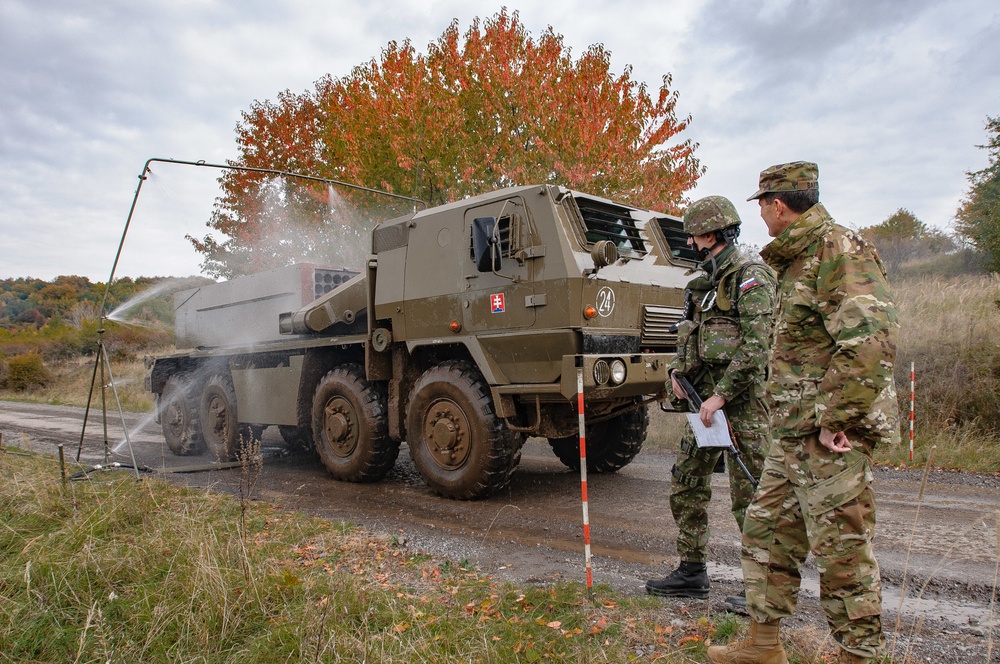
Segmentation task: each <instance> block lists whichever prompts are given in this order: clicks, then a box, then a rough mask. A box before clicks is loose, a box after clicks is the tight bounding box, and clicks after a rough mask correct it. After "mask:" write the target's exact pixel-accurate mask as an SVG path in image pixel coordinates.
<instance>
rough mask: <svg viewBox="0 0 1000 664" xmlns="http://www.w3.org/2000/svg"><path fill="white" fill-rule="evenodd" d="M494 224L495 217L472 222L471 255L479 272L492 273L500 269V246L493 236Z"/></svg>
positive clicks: (478, 218)
mask: <svg viewBox="0 0 1000 664" xmlns="http://www.w3.org/2000/svg"><path fill="white" fill-rule="evenodd" d="M496 224H497V220H496V217H477V218H475V219H473V220H472V253H473V256H474V257H475V261H476V269H477V270H479V271H480V272H493V271H495V270H497V269H498V268H499V267H500V258H501V254H500V244H499V243H498V242H497V238H496V237H495V236H494V235H493V232H494V230H495V228H496Z"/></svg>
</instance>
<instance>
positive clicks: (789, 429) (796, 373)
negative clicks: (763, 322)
mask: <svg viewBox="0 0 1000 664" xmlns="http://www.w3.org/2000/svg"><path fill="white" fill-rule="evenodd" d="M761 256H762V257H763V258H764V260H765V261H767V263H768V264H769V265H771V266H772V267H773V268H774V269H775V271H776V272H777V274H778V308H777V311H776V312H775V326H774V339H773V343H772V344H771V364H770V379H769V382H768V393H769V395H770V397H771V400H772V404H771V407H772V418H771V425H772V433H773V435H774V436H775V437H776V438H791V437H797V436H803V435H806V434H809V433H812V432H814V431H817V430H818V429H819V428H821V427H825V428H826V429H828V430H830V431H832V432H834V433H836V432H839V431H844V432H847V433H848V436H849V437H850V436H851V435H852V434H853V435H856V436H860V437H863V438H865V439H867V440H869V441H870V442H872V443H873V444H874V443H879V442H882V443H885V442H889V443H892V442H898V440H899V406H898V404H897V403H896V389H895V385H894V382H893V364H894V362H895V358H896V337H897V335H898V331H899V322H898V320H897V319H896V306H895V304H894V302H893V298H892V293H891V292H890V290H889V286H888V283H887V281H886V275H885V267H884V266H883V264H882V261H881V259H880V258H879V256H878V253H877V252H876V250H875V248H874V247H873V246H872V245H871V244H870V243H869V242H867V241H866V240H865V239H863V238H862V237H860V236H859V235H858V234H857V233H855V232H853V231H851V230H849V229H847V228H844V227H843V226H840V225H838V224H836V223H834V221H833V218H831V217H830V214H829V213H828V212H827V211H826V208H825V207H823V205H822V204H817V205H814V206H813V207H811V208H809V209H808V210H806V212H805V213H803V214H802V216H800V217H799V218H798V219H796V220H795V221H793V222H792V224H791V225H790V226H789V227H788V228H787V229H785V231H784V232H783V233H782V234H781V235H779V236H778V237H777V238H775V239H774V240H773V241H772V242H771V243H770V244H768V245H767V246H766V247H764V249H763V250H762V251H761Z"/></svg>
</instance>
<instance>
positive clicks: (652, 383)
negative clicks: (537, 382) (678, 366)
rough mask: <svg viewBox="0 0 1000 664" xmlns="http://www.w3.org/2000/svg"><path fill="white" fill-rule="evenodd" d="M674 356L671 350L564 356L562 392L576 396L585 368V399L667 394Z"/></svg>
mask: <svg viewBox="0 0 1000 664" xmlns="http://www.w3.org/2000/svg"><path fill="white" fill-rule="evenodd" d="M673 357H674V356H673V354H672V353H634V354H630V355H563V358H562V377H561V378H560V382H559V392H560V394H562V395H563V396H564V397H565V398H566V399H570V400H572V399H574V398H575V397H576V394H577V390H578V375H579V373H580V371H581V370H582V372H583V397H584V399H588V400H590V399H598V400H603V399H616V398H619V397H638V396H660V395H665V394H666V390H667V388H666V382H667V365H669V364H670V361H671V360H672V359H673ZM622 367H624V376H621V373H622V371H621V369H622Z"/></svg>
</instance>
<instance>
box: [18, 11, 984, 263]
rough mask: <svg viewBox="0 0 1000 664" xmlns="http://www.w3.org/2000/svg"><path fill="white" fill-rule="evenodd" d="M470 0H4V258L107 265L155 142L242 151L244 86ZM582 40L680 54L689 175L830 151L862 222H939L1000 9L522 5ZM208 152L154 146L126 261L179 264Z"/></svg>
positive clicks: (827, 164) (354, 55)
mask: <svg viewBox="0 0 1000 664" xmlns="http://www.w3.org/2000/svg"><path fill="white" fill-rule="evenodd" d="M499 7H500V4H499V3H496V2H483V1H479V0H465V1H461V0H429V1H425V2H416V1H415V0H414V1H412V2H399V1H395V2H392V1H390V0H371V1H369V2H364V1H363V0H342V1H340V2H337V3H329V2H321V1H311V0H293V1H291V2H286V3H273V2H265V1H263V0H251V1H250V2H244V3H230V2H223V1H222V0H216V1H214V2H212V1H207V2H206V1H198V2H196V1H194V0H177V1H175V2H170V3H136V2H134V1H132V0H107V1H105V2H100V3H84V2H80V1H79V0H48V1H47V2H36V1H34V0H0V80H2V81H3V82H4V94H3V95H0V230H2V232H0V254H2V255H3V259H2V261H0V276H2V277H7V276H37V277H42V278H52V277H55V276H56V275H59V274H74V273H75V274H83V275H86V276H89V277H91V278H95V279H102V280H103V279H105V278H106V277H107V273H108V271H109V270H110V267H111V263H112V261H113V258H114V252H115V249H116V248H117V244H118V240H119V237H120V234H121V230H122V226H123V223H124V220H125V216H126V214H127V212H128V208H129V205H130V203H131V200H132V196H133V194H134V192H135V188H136V186H137V184H138V180H137V178H136V176H137V174H138V173H139V170H140V168H141V167H142V164H143V163H144V161H145V160H146V159H148V158H149V157H154V156H156V157H174V158H179V159H206V160H209V161H215V162H222V161H224V160H226V159H228V158H232V157H234V156H235V142H234V140H233V139H234V135H233V130H234V128H235V126H236V124H237V122H238V121H239V118H240V113H241V112H242V111H244V110H246V109H248V108H249V107H250V104H251V103H252V102H253V101H254V100H264V99H274V98H275V97H276V96H277V94H278V93H279V92H281V91H283V90H286V89H287V90H290V91H292V92H302V91H305V90H311V89H312V87H313V84H314V82H315V81H317V80H318V79H319V78H321V77H322V76H323V75H325V74H330V75H332V76H335V77H336V76H343V75H346V74H348V73H349V72H350V71H351V69H352V68H353V67H354V66H356V65H359V64H361V63H364V62H366V61H368V60H370V59H372V58H377V57H378V56H379V53H380V51H381V49H382V48H383V47H384V46H385V45H386V44H387V43H388V42H389V41H390V40H395V41H398V42H402V41H404V40H405V39H407V38H409V39H410V40H411V42H412V43H413V45H414V46H415V47H416V48H417V49H419V50H424V49H425V48H426V46H427V44H428V42H430V41H432V40H434V39H436V38H437V37H438V36H439V35H440V34H441V32H442V31H443V30H444V29H445V27H446V26H447V25H448V24H449V23H450V22H451V20H452V19H453V18H457V19H458V20H459V23H460V29H461V30H462V31H463V32H464V31H465V30H466V29H467V27H468V25H469V23H470V20H471V19H472V17H474V16H480V17H487V16H491V15H493V14H495V13H496V12H497V11H498V10H499ZM520 16H521V20H522V22H524V23H525V25H526V26H527V27H528V29H529V30H530V32H531V33H532V34H533V35H539V34H541V33H542V32H543V31H544V30H545V29H546V27H547V26H549V25H551V26H552V27H553V28H554V29H555V31H556V32H557V33H560V34H562V35H563V36H564V38H565V43H566V45H567V46H569V47H571V48H572V51H573V54H574V56H579V55H580V54H582V53H583V51H584V50H585V49H586V48H587V46H589V45H590V44H594V43H602V44H604V46H605V47H606V48H607V49H609V50H610V51H611V53H612V65H613V67H615V68H616V69H617V70H618V71H620V70H622V69H624V68H625V67H626V66H627V65H630V66H632V67H633V70H632V76H633V78H634V79H636V80H640V81H645V82H646V83H647V84H648V85H649V87H650V88H651V89H654V90H655V89H656V88H658V87H659V84H660V79H661V77H662V76H663V75H664V74H666V73H668V72H670V73H672V74H673V76H674V83H673V87H674V88H675V89H677V90H679V92H680V103H679V111H680V113H681V115H682V116H683V115H686V114H688V113H691V114H692V116H693V122H692V125H691V128H690V129H689V130H688V131H687V132H686V133H685V137H688V138H691V139H692V140H695V141H697V142H699V143H700V144H701V147H700V148H699V151H698V155H699V157H700V158H701V159H702V162H703V163H704V164H705V165H706V166H707V167H708V173H707V174H706V176H705V178H704V179H703V180H702V181H701V183H700V184H699V186H698V188H697V189H696V190H695V191H694V192H692V196H694V197H697V196H701V195H706V194H710V193H713V194H714V193H719V194H723V195H726V196H729V197H731V198H733V199H734V200H735V201H737V202H738V206H739V209H740V211H741V214H743V216H744V218H745V220H746V221H747V222H749V223H748V224H747V226H748V229H747V232H746V234H745V235H744V237H745V238H747V239H749V240H750V241H752V242H755V243H758V244H762V243H763V242H765V241H766V236H765V235H764V234H763V229H762V228H761V225H760V224H759V223H758V222H757V210H756V207H755V206H753V205H751V204H746V203H744V202H742V198H745V197H746V196H747V195H749V193H751V192H752V191H753V190H754V188H755V184H756V178H757V172H758V171H759V170H760V169H761V168H763V167H765V166H767V165H769V164H772V163H777V162H780V161H785V160H788V159H798V158H808V159H814V160H816V161H818V162H819V163H820V166H821V172H822V178H823V198H824V201H826V202H827V204H828V207H830V209H831V211H832V212H833V213H834V215H835V216H837V217H838V218H839V219H840V220H841V221H844V222H846V223H850V224H853V225H855V226H864V225H869V224H872V223H877V222H878V221H881V220H882V219H884V218H885V217H887V216H888V215H889V214H891V213H892V212H893V211H894V210H895V209H896V208H898V207H907V208H909V209H911V210H912V211H913V212H914V213H915V214H917V216H918V217H920V218H921V219H922V220H924V221H925V222H927V223H931V224H935V225H939V226H944V225H946V224H947V223H948V222H949V220H950V218H951V216H952V214H953V213H954V210H955V208H956V207H957V205H958V203H959V200H960V198H961V196H962V194H963V193H964V190H965V184H966V178H965V172H966V171H968V170H975V169H978V168H982V167H983V166H984V165H985V162H986V155H985V153H984V152H983V151H981V150H977V149H976V148H975V145H976V144H981V143H982V142H984V140H985V139H986V136H985V134H984V132H983V123H984V120H985V118H986V116H987V115H997V114H998V113H1000V71H998V69H997V67H996V63H997V62H1000V39H997V38H996V37H997V34H1000V14H998V10H997V9H995V8H994V4H993V3H990V2H988V1H987V0H955V1H953V2H948V3H939V2H932V1H931V0H914V1H911V2H906V3H901V2H896V1H893V0H868V1H862V0H841V1H839V2H826V1H820V0H810V1H801V0H799V1H796V0H767V1H750V2H729V1H723V0H708V1H702V0H690V1H687V2H670V3H663V2H658V1H654V0H616V1H610V0H609V1H606V2H604V3H602V4H601V5H599V6H595V7H591V8H590V9H589V10H588V11H586V12H581V11H580V9H579V6H578V3H574V2H571V1H570V0H552V1H551V2H547V3H545V4H542V5H539V6H534V7H531V8H530V9H523V10H522V11H521V12H520ZM216 176H217V173H212V172H209V171H207V170H201V171H197V170H196V169H185V168H182V167H178V166H171V165H157V166H156V168H155V169H154V175H153V177H152V178H150V179H149V180H148V181H146V182H144V184H143V194H142V196H141V198H140V202H139V206H138V207H137V211H136V219H135V222H134V226H133V228H132V229H131V230H130V231H129V237H128V239H127V242H126V246H125V251H124V252H123V257H122V263H121V265H120V269H119V275H130V276H138V275H153V274H178V275H185V274H189V273H192V272H196V271H197V269H198V263H199V259H198V257H197V255H195V253H194V251H193V250H192V249H191V248H190V246H189V245H188V244H187V243H186V242H185V241H184V239H183V236H184V234H185V233H189V234H192V235H196V236H201V235H203V234H204V233H205V232H206V230H207V229H206V228H205V225H204V224H205V220H206V219H207V216H208V211H209V210H210V209H211V204H212V201H213V199H214V196H215V195H216V189H215V177H216Z"/></svg>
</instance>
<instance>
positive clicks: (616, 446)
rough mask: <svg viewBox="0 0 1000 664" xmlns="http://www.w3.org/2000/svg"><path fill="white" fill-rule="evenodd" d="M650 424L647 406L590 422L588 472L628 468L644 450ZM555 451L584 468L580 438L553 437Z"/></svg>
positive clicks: (565, 460)
mask: <svg viewBox="0 0 1000 664" xmlns="http://www.w3.org/2000/svg"><path fill="white" fill-rule="evenodd" d="M648 428H649V413H648V412H647V411H646V409H645V408H638V409H636V410H630V411H629V412H627V413H622V414H621V415H619V416H618V417H614V418H612V419H610V420H605V421H603V422H597V423H596V424H592V425H589V426H587V431H586V433H587V472H591V473H613V472H614V471H616V470H618V469H619V468H624V467H625V466H627V465H628V464H630V463H631V462H632V459H634V458H635V457H636V455H637V454H639V452H640V451H641V450H642V444H643V443H644V442H646V431H647V429H648ZM549 445H551V446H552V451H553V452H555V455H556V456H557V457H559V460H560V461H562V462H563V463H564V464H565V465H566V466H568V467H569V468H572V469H573V470H580V438H579V436H567V437H566V438H549Z"/></svg>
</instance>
